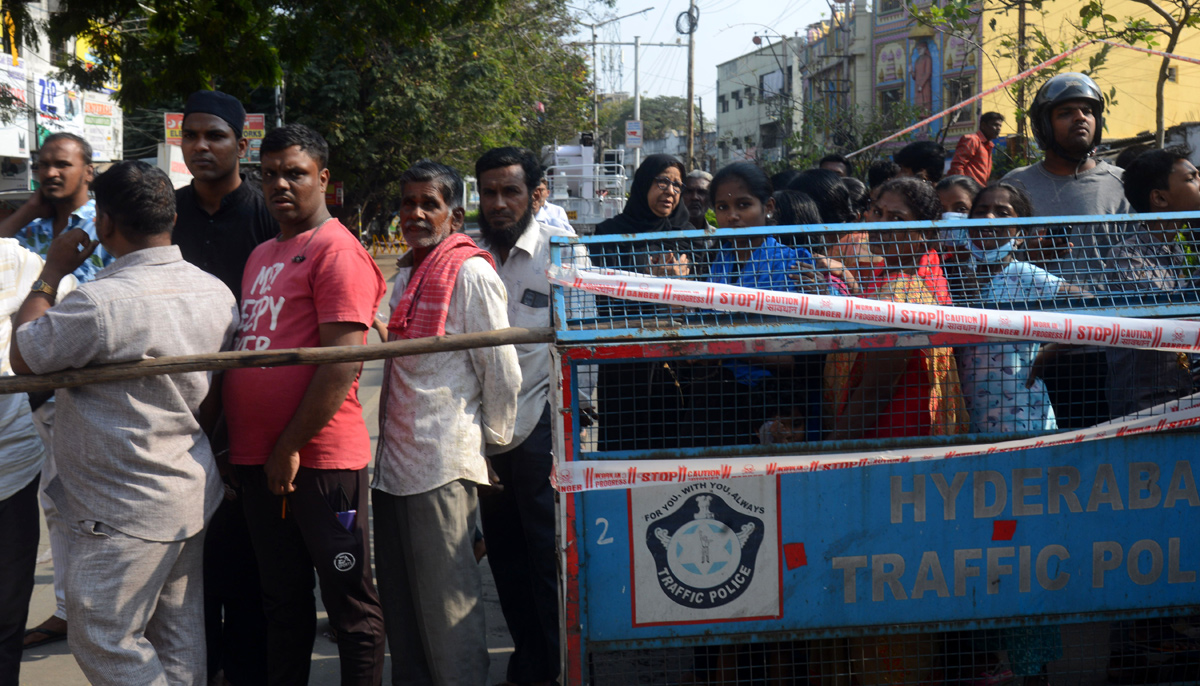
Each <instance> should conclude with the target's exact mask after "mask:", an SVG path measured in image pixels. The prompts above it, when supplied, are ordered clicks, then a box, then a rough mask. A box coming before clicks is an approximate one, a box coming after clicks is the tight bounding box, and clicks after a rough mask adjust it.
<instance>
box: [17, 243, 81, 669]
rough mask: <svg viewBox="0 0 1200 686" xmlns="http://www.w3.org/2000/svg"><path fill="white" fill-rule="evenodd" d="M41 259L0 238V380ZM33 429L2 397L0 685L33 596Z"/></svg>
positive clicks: (22, 401) (36, 471) (23, 405)
mask: <svg viewBox="0 0 1200 686" xmlns="http://www.w3.org/2000/svg"><path fill="white" fill-rule="evenodd" d="M42 266H43V263H42V259H41V258H40V257H38V256H37V255H35V254H34V253H32V252H30V251H29V250H28V249H27V248H23V247H21V245H20V244H18V243H17V241H15V240H14V239H12V238H0V272H3V273H5V274H9V275H11V278H6V279H3V280H2V282H0V377H3V376H8V375H9V374H11V373H12V367H11V366H10V365H9V361H8V357H9V344H10V343H11V341H12V332H13V329H12V315H14V314H16V312H17V308H18V307H20V306H21V303H22V302H23V301H24V300H25V295H26V294H27V293H28V292H29V288H30V286H33V285H35V284H38V285H40V283H39V282H38V281H37V279H38V275H39V274H40V273H41V270H42ZM47 287H49V288H56V289H57V290H58V294H59V296H60V297H61V296H63V295H66V294H67V293H68V292H70V290H71V289H73V288H74V287H75V277H74V276H70V275H68V276H66V277H65V278H64V279H63V280H62V282H60V283H58V284H47ZM47 452H48V451H47V449H46V447H45V446H43V443H42V439H41V438H40V437H39V436H38V432H37V428H36V427H35V426H34V421H33V415H32V413H31V412H30V410H29V400H28V397H27V396H26V395H25V394H24V393H6V394H4V395H0V550H3V551H4V555H3V556H0V684H16V683H18V681H19V680H20V679H19V677H20V670H21V650H22V639H23V633H24V631H25V620H26V619H28V617H29V599H30V598H31V597H32V595H33V586H34V583H33V582H34V566H35V563H36V560H37V553H38V539H39V538H40V536H39V528H40V527H39V526H38V502H37V501H38V481H39V476H40V473H41V471H42V461H43V458H44V457H45V455H46V453H47Z"/></svg>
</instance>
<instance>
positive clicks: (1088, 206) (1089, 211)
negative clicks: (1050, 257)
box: [1003, 160, 1133, 290]
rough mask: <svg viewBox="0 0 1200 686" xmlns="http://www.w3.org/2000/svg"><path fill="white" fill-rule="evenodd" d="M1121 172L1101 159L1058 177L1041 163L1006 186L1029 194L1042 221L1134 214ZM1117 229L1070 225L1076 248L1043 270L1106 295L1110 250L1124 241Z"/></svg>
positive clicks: (1010, 177) (1016, 173)
mask: <svg viewBox="0 0 1200 686" xmlns="http://www.w3.org/2000/svg"><path fill="white" fill-rule="evenodd" d="M1122 173H1123V170H1122V169H1121V168H1120V167H1116V166H1113V165H1111V164H1109V163H1107V162H1105V161H1103V160H1099V161H1097V164H1096V166H1095V167H1092V168H1091V169H1089V170H1087V171H1084V172H1080V173H1079V174H1077V175H1070V176H1059V175H1058V174H1052V173H1050V172H1049V171H1047V170H1046V167H1045V164H1044V163H1043V162H1038V163H1037V164H1032V165H1030V166H1028V167H1021V168H1019V169H1014V170H1012V171H1010V172H1009V173H1007V174H1005V175H1004V179H1003V181H1006V182H1008V183H1011V184H1012V185H1014V186H1016V187H1018V188H1020V189H1022V190H1024V191H1025V192H1026V193H1028V194H1029V199H1030V200H1032V201H1033V214H1034V215H1035V216H1038V217H1064V216H1079V215H1114V214H1128V213H1130V212H1132V211H1133V210H1132V208H1131V207H1130V205H1129V201H1128V200H1126V199H1125V184H1124V183H1123V182H1122V179H1121V177H1122ZM1119 227H1120V225H1114V224H1111V223H1105V222H1094V223H1093V222H1079V223H1076V224H1072V225H1071V227H1070V230H1069V231H1068V234H1067V235H1068V238H1069V240H1070V241H1071V242H1072V243H1074V244H1075V247H1074V248H1072V249H1071V254H1070V255H1069V256H1067V257H1066V258H1064V259H1061V260H1058V261H1056V262H1054V263H1051V264H1044V265H1041V266H1043V267H1045V268H1046V269H1047V270H1048V271H1050V272H1052V273H1054V274H1057V275H1058V276H1061V277H1063V278H1064V279H1066V280H1068V281H1070V282H1072V283H1077V284H1080V285H1083V286H1085V287H1087V288H1090V289H1092V290H1104V289H1105V287H1106V286H1105V267H1106V262H1107V261H1108V259H1109V253H1110V251H1111V249H1112V246H1113V245H1115V244H1116V243H1118V242H1120V237H1119V236H1115V235H1114V233H1115V232H1116V231H1117V230H1118V229H1119Z"/></svg>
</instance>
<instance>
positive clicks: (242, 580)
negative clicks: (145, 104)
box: [173, 91, 279, 686]
mask: <svg viewBox="0 0 1200 686" xmlns="http://www.w3.org/2000/svg"><path fill="white" fill-rule="evenodd" d="M245 121H246V111H245V109H244V108H243V107H242V103H241V102H239V101H238V100H237V98H234V97H233V96H231V95H227V94H225V93H222V92H220V91H196V92H195V93H192V94H191V96H189V97H188V99H187V104H186V105H185V106H184V108H183V126H182V130H183V133H182V148H183V162H184V164H186V165H187V168H188V171H190V172H191V173H192V182H191V183H190V184H188V185H187V186H184V187H183V188H180V189H179V190H177V191H175V203H176V211H177V212H178V213H179V217H178V218H177V219H176V220H175V232H174V235H173V240H174V241H175V244H176V245H178V246H179V250H180V252H181V253H183V259H185V260H187V261H188V262H191V263H192V264H194V265H196V266H197V267H200V268H201V269H203V270H204V271H206V272H208V273H209V274H212V275H213V276H215V277H217V278H218V279H220V280H221V281H222V282H224V283H225V285H226V286H228V287H229V290H231V291H233V294H234V295H235V296H238V297H239V299H240V296H241V293H242V273H243V272H244V271H245V269H246V260H248V259H249V258H250V253H251V252H252V251H253V250H254V248H255V247H257V246H258V245H259V244H260V243H263V242H264V241H268V240H270V239H271V238H273V237H274V236H275V235H276V234H278V233H279V224H278V223H276V221H275V218H274V217H272V216H271V213H270V212H269V211H268V210H267V203H266V201H264V200H263V195H262V188H261V187H260V186H259V185H258V184H254V183H247V182H246V178H245V176H244V175H243V174H242V173H241V169H240V165H239V163H238V159H239V158H240V157H241V156H242V155H243V154H245V152H246V146H247V140H246V139H245V138H244V137H243V136H242V127H243V126H244V124H245ZM210 438H211V440H212V442H213V451H214V452H215V453H216V454H217V464H218V465H222V466H223V471H222V476H223V477H224V478H225V479H226V485H227V488H226V491H225V492H226V498H225V500H223V501H222V502H221V507H220V508H218V509H217V512H216V514H215V515H213V519H212V521H211V522H210V523H209V526H208V535H207V536H206V537H205V543H204V618H205V627H206V629H205V634H206V635H207V637H208V671H209V672H210V673H211V674H213V675H216V674H218V673H221V674H223V676H224V678H225V680H226V681H228V682H229V683H231V684H233V686H242V685H243V684H261V683H263V682H265V681H266V679H267V618H266V615H264V614H263V599H262V590H261V586H260V584H259V578H258V565H257V563H256V562H255V560H254V547H253V546H252V544H251V542H250V531H249V529H248V528H247V527H246V515H245V514H244V513H243V511H242V504H241V502H239V501H238V500H237V494H238V493H239V492H240V487H239V484H238V483H237V481H236V480H235V479H233V478H232V477H231V476H230V475H229V474H228V470H227V469H226V468H225V467H227V465H228V460H227V458H228V455H229V438H228V432H226V431H225V426H224V423H223V422H218V423H217V424H216V430H215V431H214V432H213V434H212V436H211V437H210Z"/></svg>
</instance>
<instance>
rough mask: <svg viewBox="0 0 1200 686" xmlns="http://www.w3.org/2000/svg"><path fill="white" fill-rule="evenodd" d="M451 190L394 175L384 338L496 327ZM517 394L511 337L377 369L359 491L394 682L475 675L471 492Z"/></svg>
mask: <svg viewBox="0 0 1200 686" xmlns="http://www.w3.org/2000/svg"><path fill="white" fill-rule="evenodd" d="M462 188H463V184H462V179H461V177H460V176H459V174H458V172H456V171H454V170H453V169H451V168H450V167H447V166H445V165H443V164H438V163H436V162H430V161H428V160H426V161H422V162H418V163H417V164H415V165H413V166H412V167H411V168H409V169H408V170H407V171H405V172H404V173H403V174H401V176H400V230H401V231H403V232H404V240H405V242H407V243H408V245H409V246H410V247H411V250H409V252H407V253H405V254H404V255H401V256H400V260H399V263H398V264H399V271H398V272H397V273H396V282H395V285H394V286H393V290H392V302H391V305H392V308H391V309H392V316H391V320H390V321H389V323H388V333H389V338H390V339H391V340H398V339H413V338H424V337H427V336H440V335H443V334H463V333H474V332H481V331H492V330H495V329H504V328H507V327H508V315H507V313H506V302H505V295H504V293H505V290H504V284H503V282H501V281H500V277H499V276H497V275H496V270H495V268H494V267H493V262H494V260H493V258H492V256H491V255H490V254H488V252H487V251H485V250H481V249H480V248H479V246H477V245H475V243H474V241H472V240H471V239H470V238H469V237H468V236H466V235H465V234H463V233H461V230H462V225H463V206H462V204H463V191H462ZM525 211H528V202H526V206H525ZM543 278H544V277H543ZM520 389H521V369H520V367H519V365H518V362H517V353H516V351H515V350H513V346H511V345H502V346H497V347H492V348H475V349H471V350H459V351H452V352H439V353H430V354H426V355H412V356H409V357H397V358H395V359H392V360H388V362H387V363H386V365H385V366H384V380H383V389H382V390H381V391H380V396H379V424H380V426H379V450H378V455H377V457H376V462H375V478H374V481H373V482H372V484H371V485H372V493H371V498H372V502H373V503H374V505H375V552H376V555H375V557H376V564H378V567H379V591H380V596H381V597H382V598H383V610H384V618H385V619H386V624H387V633H388V645H390V646H391V651H392V683H393V684H431V685H435V686H454V685H457V684H464V685H466V684H469V685H471V686H476V685H479V684H484V683H485V682H486V681H487V674H488V662H489V660H488V650H487V639H486V633H485V632H486V628H485V625H484V615H483V603H482V602H481V600H480V594H481V592H482V581H481V578H480V575H479V565H478V563H477V561H476V559H475V550H474V535H473V534H474V532H475V513H476V508H477V496H476V487H477V486H479V485H486V484H488V483H489V478H488V467H487V460H486V457H485V456H484V450H485V446H486V445H487V444H497V445H507V444H509V442H510V441H512V437H513V427H514V425H515V423H516V421H517V394H518V392H519V391H520Z"/></svg>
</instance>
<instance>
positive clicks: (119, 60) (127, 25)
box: [6, 0, 500, 108]
mask: <svg viewBox="0 0 1200 686" xmlns="http://www.w3.org/2000/svg"><path fill="white" fill-rule="evenodd" d="M28 2H29V0H25V1H18V2H12V3H6V7H8V11H9V12H10V14H11V16H12V18H13V22H14V24H15V28H16V31H17V34H18V35H19V36H20V39H21V40H24V41H28V42H30V43H34V44H36V43H37V42H38V41H39V40H40V39H41V38H42V37H45V38H47V39H48V40H50V41H51V43H52V44H62V42H63V41H65V40H67V39H69V38H72V37H79V38H82V39H84V40H86V41H88V43H89V44H90V45H91V47H92V52H93V53H94V54H95V55H96V56H97V58H98V63H97V64H96V65H94V66H91V67H89V66H87V65H84V64H82V63H80V62H77V61H74V60H69V61H67V62H65V63H63V64H60V65H58V66H59V67H60V70H61V73H62V76H63V77H65V78H66V79H68V80H70V81H72V82H74V83H76V84H78V85H79V86H80V87H81V88H84V89H96V88H97V87H98V86H100V84H102V83H105V82H112V81H116V80H118V78H119V80H120V83H121V87H120V90H119V91H118V93H117V99H118V100H119V102H120V103H121V105H122V106H123V107H125V108H134V107H138V106H143V105H146V104H148V103H151V102H154V101H157V100H163V99H172V98H179V97H182V96H185V95H186V94H188V93H190V92H192V91H195V90H198V89H201V88H211V87H213V86H215V85H217V84H219V85H220V87H221V88H222V89H223V90H226V91H228V92H230V93H232V94H234V95H238V96H244V95H245V94H246V93H247V92H249V91H250V90H251V89H253V88H255V87H259V86H275V85H278V84H279V83H280V82H281V79H282V77H283V75H284V73H285V71H294V70H299V69H302V68H304V67H305V66H307V65H308V64H310V63H311V61H312V59H313V58H314V56H315V55H316V54H317V52H318V50H320V49H322V46H323V45H324V44H325V43H326V42H327V41H329V40H331V39H334V40H336V41H337V42H338V44H339V45H341V46H343V47H344V48H345V49H346V50H348V51H350V52H353V53H356V54H359V55H362V54H365V53H366V51H367V50H368V49H370V48H371V47H373V46H374V45H375V44H376V43H377V42H378V41H381V40H414V41H415V40H421V39H423V38H424V37H426V36H428V35H430V34H432V33H434V32H435V31H438V30H440V29H441V27H444V26H452V25H462V24H466V23H470V22H473V21H477V20H480V19H482V18H485V17H487V16H489V15H491V14H492V13H493V12H494V10H495V9H496V6H497V4H498V3H499V2H500V0H473V1H472V2H458V1H456V0H60V1H59V3H58V11H56V12H55V13H53V14H51V15H50V17H49V19H48V20H46V21H45V22H36V21H33V19H32V18H31V16H30V14H29V11H28V7H27V6H26V5H27V3H28Z"/></svg>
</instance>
